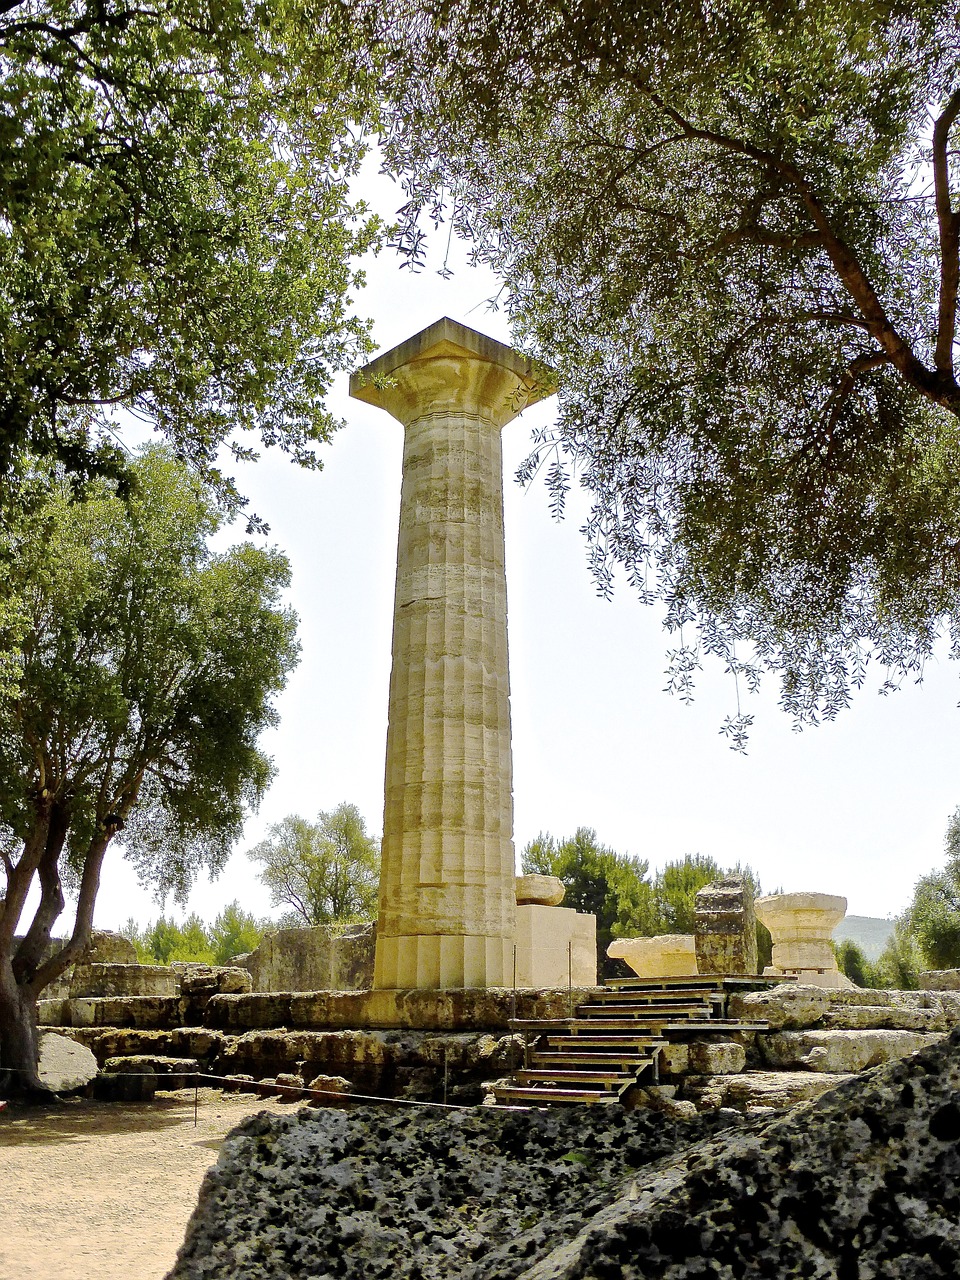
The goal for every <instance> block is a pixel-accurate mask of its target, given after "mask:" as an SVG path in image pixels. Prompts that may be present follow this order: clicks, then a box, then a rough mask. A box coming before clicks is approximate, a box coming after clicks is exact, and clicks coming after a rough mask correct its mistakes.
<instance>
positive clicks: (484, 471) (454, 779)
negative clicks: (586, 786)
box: [350, 319, 546, 988]
mask: <svg viewBox="0 0 960 1280" xmlns="http://www.w3.org/2000/svg"><path fill="white" fill-rule="evenodd" d="M545 391H546V388H543V387H540V386H538V383H537V379H536V376H535V374H534V371H533V369H532V367H531V365H530V363H529V361H528V360H526V359H525V358H524V357H522V356H520V355H519V354H518V353H517V352H515V351H513V350H512V349H511V348H509V347H506V346H504V345H503V344H502V343H499V342H495V341H493V340H492V339H490V338H487V337H484V336H483V335H482V334H479V333H475V332H474V331H473V330H472V329H468V328H466V327H465V326H463V325H460V324H456V323H455V322H454V321H452V320H449V319H444V320H440V321H438V322H437V323H436V324H434V325H431V326H430V327H429V328H428V329H425V330H424V331H423V332H422V333H420V334H417V335H416V336H415V337H413V338H410V339H408V340H407V341H406V342H404V343H402V344H401V345H400V346H399V347H396V348H394V350H392V351H389V352H387V353H386V354H384V355H381V356H379V357H378V358H377V359H376V360H374V361H372V363H370V364H368V365H367V366H365V368H363V369H361V370H360V371H359V372H358V373H356V374H354V375H353V377H352V378H351V381H350V393H351V395H353V396H356V397H357V398H358V399H361V400H365V401H367V402H368V403H370V404H375V405H378V406H379V407H380V408H382V409H385V410H386V411H387V412H388V413H390V414H392V415H393V417H395V418H397V419H398V420H399V421H400V422H402V423H403V426H404V429H405V434H404V451H403V485H402V492H401V500H400V537H399V545H398V550H397V584H396V597H395V601H394V621H393V668H392V671H391V675H390V709H389V726H388V730H387V761H386V778H385V797H384V817H383V844H382V855H381V856H382V869H381V877H380V918H379V925H378V930H377V944H376V960H375V967H374V986H375V987H378V988H409V987H420V988H445V987H486V986H498V985H503V984H508V983H509V982H510V981H511V980H512V968H513V944H514V931H515V925H516V899H515V866H514V849H513V793H512V789H513V778H512V761H511V750H510V701H509V692H510V690H509V675H508V668H507V592H506V577H505V573H504V543H503V481H502V474H501V472H502V461H501V449H500V430H501V428H502V427H503V426H504V425H505V424H506V423H507V422H509V421H510V420H511V419H512V418H514V417H515V416H516V415H517V414H518V413H519V412H520V410H521V409H523V408H524V407H525V406H526V405H528V404H531V403H532V402H533V401H535V400H537V399H539V398H540V397H541V396H542V395H543V394H544V393H545Z"/></svg>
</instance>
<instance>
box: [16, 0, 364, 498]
mask: <svg viewBox="0 0 960 1280" xmlns="http://www.w3.org/2000/svg"><path fill="white" fill-rule="evenodd" d="M370 84H371V81H370V77H369V73H368V72H367V71H365V70H364V68H363V67H362V66H361V65H360V54H359V44H358V39H357V37H356V35H355V34H354V33H353V31H352V29H351V25H350V15H349V13H348V11H347V10H346V9H344V7H343V6H341V5H338V4H336V3H332V2H331V0H270V3H269V4H267V3H263V2H261V0H224V2H223V3H217V4H215V5H210V4H208V3H206V2H205V0H158V2H157V3H155V4H152V5H149V6H145V7H144V6H136V5H131V4H129V3H128V2H127V0H97V3H94V2H93V0H12V2H11V3H6V4H4V5H3V6H2V13H0V479H2V480H3V481H4V483H5V485H6V486H7V488H8V489H9V488H11V487H13V488H15V487H16V483H17V475H18V466H17V464H18V460H19V459H21V458H22V453H23V450H24V449H25V448H29V449H31V450H32V451H33V452H34V453H35V454H36V453H39V454H53V455H54V456H55V457H57V458H58V459H60V460H61V461H62V462H64V463H65V464H66V465H67V467H68V469H70V470H71V471H73V472H75V473H77V472H79V473H80V474H89V473H91V472H93V473H97V472H103V471H107V472H114V473H116V472H118V471H122V470H123V458H122V455H121V452H120V451H119V450H118V449H117V447H116V445H115V443H114V442H113V436H112V431H113V429H114V428H115V426H116V419H115V417H114V416H113V415H114V412H115V409H116V408H117V407H118V406H122V407H124V408H126V409H128V410H130V411H132V412H133V413H135V414H137V415H139V416H140V417H141V418H143V419H144V420H146V421H147V422H148V423H150V424H152V425H154V426H155V427H156V428H157V429H158V430H160V431H161V432H163V433H164V434H165V435H166V436H167V438H168V439H169V440H170V441H172V442H173V443H174V445H175V447H176V449H177V451H178V453H179V454H180V455H181V456H182V457H184V458H187V459H189V460H190V461H191V462H192V463H193V464H195V465H196V466H197V467H199V468H200V469H201V470H203V471H205V472H206V473H207V474H208V475H212V476H214V477H217V475H218V473H217V470H216V462H217V451H218V448H219V446H220V445H221V444H222V443H223V442H224V441H226V440H228V439H230V440H231V447H232V448H233V449H234V451H235V452H236V453H237V454H239V455H241V456H251V447H250V445H251V433H253V435H254V436H256V437H259V439H260V440H262V441H263V442H264V443H266V444H276V445H279V446H281V447H282V448H283V449H285V450H287V451H288V452H289V453H290V454H291V456H292V457H293V458H294V459H296V461H298V462H300V463H302V464H305V465H316V462H317V459H316V454H315V452H314V445H315V444H316V443H317V442H318V441H323V440H325V439H327V438H328V436H329V434H330V432H331V430H332V429H333V427H334V425H335V424H334V422H333V420H332V419H331V418H330V416H329V415H328V414H327V413H326V412H325V411H324V409H323V404H322V402H323V397H324V393H325V391H326V390H327V388H328V386H329V384H330V379H331V377H332V376H333V374H334V373H335V372H336V371H338V370H340V369H343V368H347V367H351V366H353V365H354V364H355V363H356V361H357V359H358V357H359V356H360V355H361V354H362V353H363V352H364V351H365V350H366V349H367V348H368V338H367V331H366V326H365V325H364V324H362V323H361V322H360V321H359V320H357V319H356V318H354V317H352V316H351V314H350V310H349V295H350V293H351V291H352V290H353V288H354V287H355V286H356V285H357V284H358V283H359V282H360V276H359V275H358V274H357V272H356V271H355V269H354V267H353V266H351V264H350V259H351V258H352V257H353V256H355V255H356V254H358V253H361V252H363V251H364V250H365V249H366V248H368V247H369V246H370V245H371V244H372V243H373V242H374V241H375V240H376V238H377V235H378V224H377V222H376V220H371V219H370V218H369V217H368V216H367V214H366V211H365V210H364V208H363V207H362V206H361V205H354V204H352V203H351V200H350V197H349V194H348V190H347V184H348V181H349V178H350V176H351V175H352V174H353V173H354V172H355V170H356V166H357V164H358V163H359V159H360V156H361V154H362V147H361V146H360V145H359V143H358V141H357V139H356V138H355V137H354V135H353V134H352V133H351V131H350V121H351V120H352V119H359V118H362V117H364V116H365V115H367V114H369V109H368V103H369V101H370V95H371V89H370ZM220 479H221V481H222V483H223V485H224V491H225V492H232V490H231V488H230V485H229V482H227V481H225V480H223V477H220ZM0 496H3V495H0ZM7 496H8V495H7ZM233 497H234V499H235V500H236V494H235V493H234V494H233Z"/></svg>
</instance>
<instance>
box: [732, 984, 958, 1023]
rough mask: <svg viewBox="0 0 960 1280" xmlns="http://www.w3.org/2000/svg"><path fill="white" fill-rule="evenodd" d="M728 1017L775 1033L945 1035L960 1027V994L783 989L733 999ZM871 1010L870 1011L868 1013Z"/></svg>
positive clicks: (797, 986)
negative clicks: (866, 1030) (830, 1030)
mask: <svg viewBox="0 0 960 1280" xmlns="http://www.w3.org/2000/svg"><path fill="white" fill-rule="evenodd" d="M727 1009H728V1015H729V1017H731V1018H742V1019H744V1021H746V1022H751V1021H754V1020H756V1019H762V1020H764V1021H766V1022H768V1023H769V1024H770V1029H771V1030H772V1031H799V1030H803V1029H805V1028H807V1027H819V1026H824V1027H828V1026H830V1027H835V1028H838V1029H842V1028H844V1027H846V1028H849V1029H851V1030H855V1029H857V1028H860V1027H864V1026H868V1025H869V1026H870V1027H877V1028H881V1027H888V1028H890V1029H898V1028H903V1029H921V1028H922V1029H925V1030H929V1031H941V1030H946V1029H949V1028H950V1027H955V1026H957V1025H960V992H956V991H872V990H863V989H861V988H859V987H853V988H852V989H850V990H846V991H844V990H828V989H825V988H823V987H810V986H806V985H803V984H800V983H798V984H793V983H784V984H783V985H782V986H777V987H772V988H770V989H769V990H767V991H751V992H750V993H749V994H747V995H737V994H734V995H731V997H730V999H729V1002H728V1006H727ZM868 1010H872V1013H871V1012H868Z"/></svg>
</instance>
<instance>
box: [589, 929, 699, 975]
mask: <svg viewBox="0 0 960 1280" xmlns="http://www.w3.org/2000/svg"><path fill="white" fill-rule="evenodd" d="M607 955H608V956H609V957H610V959H611V960H622V961H623V962H624V963H625V964H628V965H629V966H630V968H631V969H632V970H633V972H634V973H635V974H636V975H637V976H638V977H640V978H688V977H691V976H694V975H695V974H696V972H697V955H696V948H695V945H694V940H693V934H690V933H664V934H658V935H657V936H656V937H653V938H616V939H615V940H614V941H613V942H611V943H610V945H609V947H607Z"/></svg>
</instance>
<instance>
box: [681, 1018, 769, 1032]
mask: <svg viewBox="0 0 960 1280" xmlns="http://www.w3.org/2000/svg"><path fill="white" fill-rule="evenodd" d="M661 1028H662V1030H663V1031H664V1032H670V1033H671V1034H673V1035H676V1034H678V1033H679V1032H681V1031H689V1032H690V1033H691V1034H694V1035H698V1036H700V1035H706V1034H707V1033H708V1032H711V1031H726V1032H730V1031H769V1030H770V1023H769V1022H738V1021H737V1019H736V1018H703V1019H700V1018H686V1019H684V1020H683V1021H682V1022H679V1021H678V1022H663V1023H661Z"/></svg>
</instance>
